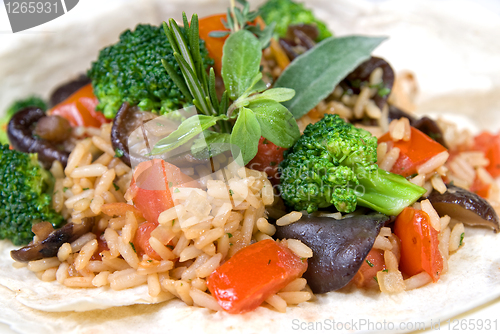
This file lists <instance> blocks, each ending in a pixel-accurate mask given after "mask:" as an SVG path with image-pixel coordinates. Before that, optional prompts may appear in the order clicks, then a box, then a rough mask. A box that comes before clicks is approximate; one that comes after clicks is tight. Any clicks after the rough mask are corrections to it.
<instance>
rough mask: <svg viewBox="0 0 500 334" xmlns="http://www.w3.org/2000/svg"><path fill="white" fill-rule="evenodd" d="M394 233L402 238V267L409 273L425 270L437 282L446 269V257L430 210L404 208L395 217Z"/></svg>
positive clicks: (404, 271) (411, 274)
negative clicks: (444, 263) (443, 254)
mask: <svg viewBox="0 0 500 334" xmlns="http://www.w3.org/2000/svg"><path fill="white" fill-rule="evenodd" d="M394 234H396V235H397V236H398V237H399V239H400V240H401V260H400V263H399V267H400V269H401V271H402V272H403V273H405V274H407V275H410V276H413V275H416V274H418V273H421V272H423V271H425V272H427V273H428V274H429V275H430V276H431V277H432V280H433V281H434V282H436V281H437V280H438V279H439V277H440V275H441V272H442V271H443V257H442V256H441V252H440V251H439V240H438V231H436V230H435V229H434V228H433V227H432V226H431V224H430V218H429V216H428V215H427V213H425V212H424V211H422V210H417V209H414V208H412V207H407V208H405V209H404V210H403V212H401V213H400V214H399V216H398V217H397V218H396V222H395V223H394Z"/></svg>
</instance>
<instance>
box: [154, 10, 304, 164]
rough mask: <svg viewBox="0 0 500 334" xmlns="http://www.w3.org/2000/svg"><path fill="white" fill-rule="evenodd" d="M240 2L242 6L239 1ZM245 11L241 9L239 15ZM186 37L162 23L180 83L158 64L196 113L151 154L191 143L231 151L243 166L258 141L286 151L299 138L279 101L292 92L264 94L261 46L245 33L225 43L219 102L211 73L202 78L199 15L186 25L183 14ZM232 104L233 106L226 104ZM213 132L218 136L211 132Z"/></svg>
mask: <svg viewBox="0 0 500 334" xmlns="http://www.w3.org/2000/svg"><path fill="white" fill-rule="evenodd" d="M239 2H240V3H241V1H239ZM244 12H245V9H244V10H243V12H242V14H243V13H244ZM183 21H184V27H185V28H184V29H185V31H186V36H187V37H185V36H184V35H183V34H182V31H181V29H180V28H179V26H178V25H177V23H176V22H175V21H174V20H173V19H170V20H169V24H167V23H166V22H164V25H163V27H164V29H165V34H166V35H167V38H168V39H169V41H170V43H171V45H172V47H173V49H174V57H175V59H176V61H177V62H178V63H179V66H180V68H181V72H182V78H181V77H179V76H176V75H175V73H174V71H173V67H172V66H170V65H169V64H167V63H166V62H165V63H164V64H163V65H164V67H165V69H166V71H167V72H168V73H169V74H170V75H171V76H172V79H173V80H174V82H175V84H176V85H177V86H178V87H179V89H181V91H182V92H183V94H184V95H185V96H188V97H189V98H190V100H191V101H192V103H193V104H194V105H195V107H196V108H197V110H198V111H199V113H200V114H201V115H200V114H197V115H194V116H191V117H190V118H188V119H186V120H184V121H183V122H182V123H181V125H180V126H179V127H178V129H177V130H176V131H174V132H172V133H171V134H170V135H169V136H167V137H165V138H163V139H161V140H159V141H158V142H157V143H156V145H155V146H154V148H153V149H152V151H151V154H153V155H155V154H161V153H164V152H166V151H169V150H172V149H174V148H176V147H179V146H180V145H183V144H186V143H188V142H189V141H190V140H192V139H195V138H196V137H197V136H198V135H200V134H202V133H203V137H204V138H203V137H200V138H198V139H196V140H195V141H194V142H193V144H192V146H191V151H192V153H193V154H195V153H200V152H202V153H206V152H207V150H206V147H207V145H208V146H209V147H208V151H209V153H211V154H212V155H213V154H214V153H217V152H219V153H220V149H219V150H217V149H212V146H213V145H216V144H227V143H228V142H229V143H230V144H231V145H225V146H224V145H221V146H219V148H222V147H226V149H227V147H228V146H231V151H232V153H233V156H234V157H236V156H238V155H239V154H240V153H241V155H242V158H243V163H244V164H247V163H248V162H249V161H250V160H251V159H253V157H254V156H255V155H256V154H257V150H258V142H259V139H260V137H261V136H263V137H264V138H266V139H268V140H270V141H272V142H273V143H275V144H276V145H278V146H281V147H285V148H288V147H291V146H292V145H293V144H294V143H295V141H296V140H297V139H298V138H299V136H300V131H299V128H298V126H297V123H296V122H295V119H294V117H293V115H292V114H291V113H290V112H289V111H288V109H287V108H286V107H284V106H283V105H282V104H280V102H284V101H287V100H289V99H291V98H293V96H294V94H295V92H294V90H293V89H289V88H271V89H268V87H267V86H266V84H265V83H264V82H263V81H262V73H261V72H260V61H261V57H262V52H261V41H259V39H258V38H257V37H256V36H255V35H254V34H253V33H252V32H250V31H249V30H245V29H244V30H241V29H240V30H238V31H235V32H233V33H231V35H230V36H229V37H228V38H227V40H226V42H225V44H224V49H223V57H222V71H221V74H222V79H223V81H224V85H225V87H226V91H225V92H224V94H223V95H222V98H221V100H220V101H219V100H218V98H217V94H216V93H215V74H214V71H213V68H211V69H210V74H209V76H208V78H207V74H206V72H205V70H204V69H203V67H202V63H201V56H200V52H199V45H198V40H199V32H198V16H197V15H196V14H195V15H193V16H192V18H191V25H189V22H188V20H187V17H186V15H185V13H183ZM231 101H232V103H231ZM210 128H214V129H216V130H218V131H210V130H209V129H210Z"/></svg>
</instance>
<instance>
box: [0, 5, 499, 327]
mask: <svg viewBox="0 0 500 334" xmlns="http://www.w3.org/2000/svg"><path fill="white" fill-rule="evenodd" d="M92 2H94V3H96V1H90V0H87V1H85V2H82V3H80V4H79V5H78V6H81V5H83V3H92ZM306 2H307V3H308V5H310V6H311V7H313V8H315V9H316V12H317V13H318V16H320V18H322V19H324V20H326V21H328V22H329V25H330V27H331V28H332V30H333V31H335V32H336V34H337V35H343V34H346V33H366V32H369V33H370V34H372V35H380V34H388V35H391V39H390V40H389V41H388V42H387V43H386V44H384V45H382V46H381V47H380V49H378V50H377V51H376V52H375V54H377V55H381V56H384V57H385V58H386V59H387V60H388V61H389V62H390V63H391V64H393V65H394V67H395V69H396V70H398V69H404V68H406V69H412V70H414V71H415V72H416V73H417V75H418V78H419V81H420V83H421V93H422V99H421V100H420V103H421V105H423V106H425V109H420V110H419V111H420V112H436V113H441V112H443V111H447V112H454V111H455V110H456V109H455V108H454V104H453V101H455V98H456V97H457V95H462V94H461V93H462V92H463V91H464V90H467V92H468V93H469V94H470V95H469V96H471V97H473V96H475V94H486V95H488V93H489V92H491V91H495V90H496V89H498V87H500V82H498V81H500V79H499V78H500V65H499V64H498V62H496V61H493V60H494V58H495V55H497V54H498V52H494V51H495V50H500V43H499V41H498V40H490V39H489V37H488V36H495V35H494V32H496V31H497V28H498V25H496V24H493V23H492V24H488V22H490V21H489V19H491V16H489V14H488V15H487V14H485V13H484V12H482V11H481V9H478V8H476V7H475V6H474V4H473V3H472V2H461V3H460V5H458V7H460V8H461V9H462V10H465V11H468V13H471V15H472V17H469V19H468V20H466V21H464V22H467V25H465V23H464V24H463V25H461V24H460V23H459V21H460V20H457V18H456V17H455V16H453V15H455V14H454V13H455V12H452V13H451V14H450V13H449V12H445V11H440V10H439V8H437V9H436V7H433V5H432V4H431V2H430V1H409V2H406V3H407V6H409V7H408V8H411V10H408V9H407V8H404V7H401V5H398V4H397V3H396V1H386V2H383V3H381V4H374V3H372V2H364V1H360V2H357V3H356V4H353V2H349V3H348V2H347V1H336V2H335V4H333V3H332V2H330V1H327V0H324V1H321V0H312V1H306ZM126 3H128V4H126V5H127V6H129V5H130V4H129V2H127V1H126ZM140 3H148V6H153V5H154V6H157V7H154V8H155V9H158V10H157V11H155V13H156V14H155V15H158V13H162V15H163V14H165V15H167V16H165V17H162V18H161V19H166V18H168V17H170V16H171V15H170V13H172V14H174V15H176V16H178V14H179V13H180V12H181V11H182V9H186V8H187V7H190V8H191V10H190V12H192V10H193V9H196V11H197V13H198V14H199V15H200V16H203V15H205V14H207V13H208V12H205V11H203V9H207V8H210V13H213V12H215V11H217V10H218V11H220V9H223V8H225V7H227V2H226V1H215V5H214V1H202V2H201V5H200V6H189V4H190V3H193V1H189V0H184V1H180V0H175V1H169V2H168V4H164V2H162V1H158V2H154V4H153V1H149V2H148V1H141V2H140ZM443 3H445V4H447V5H448V6H449V7H448V8H451V7H452V6H451V4H449V3H448V2H446V1H444V2H443ZM439 6H442V5H441V4H440V5H439ZM439 6H438V7H439ZM443 6H444V5H443ZM193 7H194V8H193ZM456 7H457V5H455V6H454V7H453V8H454V10H456ZM470 8H475V10H474V11H472V10H470ZM72 12H74V13H78V7H76V8H75V9H74V10H73V11H72ZM146 12H147V13H149V14H151V12H148V11H146ZM457 12H458V10H457ZM141 13H142V12H141ZM167 13H168V14H167ZM374 13H375V14H377V13H378V14H377V15H372V14H374ZM429 13H430V14H432V15H426V14H429ZM149 14H140V15H143V16H142V18H139V20H142V19H144V18H146V19H149V18H152V19H154V18H155V17H157V16H154V15H149ZM188 14H189V13H188ZM68 15H69V14H68ZM425 15H426V20H427V21H425V22H423V21H422V20H421V17H422V16H425ZM96 16H98V15H97V14H96ZM478 17H481V18H482V20H479V19H476V18H478ZM337 18H338V19H337ZM419 18H420V20H419ZM485 18H486V19H485ZM98 19H102V17H99V18H91V17H90V18H89V26H93V24H95V26H96V27H98V25H97V23H96V22H97V20H98ZM429 20H430V21H429ZM497 21H498V20H497ZM429 22H431V23H430V24H429ZM436 22H439V23H440V29H439V30H438V31H433V28H434V27H435V25H433V24H432V23H436ZM448 22H449V25H448V24H447V23H448ZM129 23H130V22H129ZM132 26H133V25H132ZM429 27H430V28H429ZM447 29H450V30H449V31H447ZM457 29H458V31H463V30H464V29H467V31H469V29H470V31H474V36H476V37H478V36H480V37H484V39H481V38H479V40H475V42H474V44H472V45H470V48H464V47H463V46H462V45H463V43H460V42H461V41H462V39H463V38H464V37H463V36H466V35H467V34H465V33H464V34H456V31H457ZM120 31H121V30H120ZM109 32H110V30H109V29H108V30H103V31H99V29H95V31H94V32H93V33H94V34H95V38H96V39H99V38H102V40H106V41H109V42H112V40H113V38H110V37H109V36H107V35H106V34H109ZM100 33H102V34H103V35H102V36H100V35H99V34H100ZM61 34H62V33H61ZM79 34H80V35H81V36H83V35H85V34H86V31H85V30H84V29H82V30H80V31H79V30H78V28H77V27H76V26H74V27H73V30H72V35H67V36H64V35H62V36H59V37H58V38H61V42H60V44H61V46H60V48H61V49H64V50H65V51H64V52H65V54H66V57H67V58H71V55H72V54H71V52H73V53H74V54H75V55H78V53H79V52H80V51H79V50H78V49H71V48H63V46H62V45H63V44H64V40H65V39H68V41H69V40H73V39H75V38H78V36H79ZM116 36H117V35H116ZM34 38H36V36H35V37H34ZM114 39H116V37H114ZM438 41H442V45H441V44H437V43H438ZM109 42H108V43H109ZM33 43H34V44H37V43H39V41H32V42H29V43H27V45H29V46H33V45H34V44H33ZM82 43H83V42H82ZM56 45H57V43H56ZM93 45H94V46H95V45H98V43H96V44H93ZM439 45H441V48H440V49H439V50H440V53H439V55H437V56H436V52H435V50H436V46H439ZM17 47H18V48H20V49H17V50H22V45H21V46H19V45H18V46H17ZM422 48H423V50H422ZM97 50H98V48H96V50H94V52H95V54H97ZM405 50H406V51H407V50H411V52H404V51H405ZM489 50H493V52H491V53H490V51H489ZM57 51H58V50H57V46H56V50H55V51H54V52H57ZM408 54H410V55H411V56H408ZM422 54H423V55H425V54H433V56H435V57H437V58H432V59H431V58H424V60H425V61H423V60H422V58H421V55H422ZM457 54H459V55H461V56H459V57H457ZM7 56H8V57H10V58H9V61H10V62H9V64H10V66H11V68H10V71H7V72H6V71H4V72H2V71H1V70H0V74H1V76H2V77H3V76H7V77H8V78H13V80H12V81H10V82H11V83H12V82H14V83H18V84H19V85H21V84H22V85H21V86H22V87H21V86H16V87H13V88H12V89H11V90H10V92H14V93H15V94H18V93H20V92H38V93H40V94H44V95H46V94H48V91H47V89H50V88H51V87H52V86H54V85H56V84H57V83H58V82H61V81H64V80H66V79H67V78H68V76H70V75H73V74H76V73H77V72H72V71H75V68H76V67H78V66H80V67H79V68H78V70H83V69H84V68H85V66H87V65H86V64H88V61H89V60H88V59H81V58H77V59H78V62H79V64H78V66H75V64H74V63H68V64H62V65H61V66H62V67H63V69H64V70H62V69H61V71H60V72H58V73H57V75H56V76H55V77H51V80H49V81H44V80H43V78H44V76H43V73H45V72H44V71H46V70H47V68H43V66H40V64H38V65H37V66H35V65H29V64H30V62H29V59H28V60H27V59H24V60H23V62H22V63H20V62H15V61H14V59H13V58H12V57H13V54H12V53H8V52H4V53H0V67H1V66H2V65H1V64H2V63H4V64H5V62H3V58H2V57H7ZM419 57H420V58H419ZM39 58H40V56H39ZM41 58H42V59H43V57H41ZM450 59H451V60H452V64H451V65H450V64H448V63H449V62H448V63H447V62H446V60H450ZM468 59H478V62H477V63H476V62H469V61H468ZM84 62H86V63H84ZM27 66H28V67H27ZM30 66H31V67H30ZM458 69H460V71H461V72H460V73H461V75H460V77H461V80H457V79H456V76H454V74H453V71H458ZM14 73H16V75H14ZM17 73H19V76H22V75H25V73H30V76H31V77H32V78H38V79H37V80H31V81H36V82H34V83H32V84H30V80H27V81H26V80H21V81H16V80H17V79H15V78H16V77H17ZM436 73H439V80H436V75H437V74H436ZM452 74H453V75H452ZM40 78H42V79H40ZM421 78H422V80H420V79H421ZM14 79H15V80H14ZM56 79H57V80H56ZM432 81H440V85H438V84H437V83H431V82H432ZM4 88H5V89H1V90H0V91H2V95H1V96H0V106H1V105H5V104H7V103H9V102H8V101H7V102H5V100H6V99H7V97H9V96H12V95H9V90H8V88H9V87H4ZM15 94H14V95H15ZM18 96H19V94H18ZM488 96H489V95H488ZM436 101H438V102H439V101H441V102H442V101H445V102H446V103H447V104H446V103H444V105H445V106H447V107H446V108H443V107H442V105H443V103H437V102H436ZM459 101H460V105H464V104H466V105H468V106H470V107H469V108H466V109H464V108H463V107H461V108H462V109H461V110H462V111H463V112H464V114H466V115H467V114H469V115H473V114H472V111H474V110H475V111H476V112H477V109H476V108H477V107H478V106H477V104H476V101H475V100H474V99H471V101H468V102H469V103H465V102H467V101H464V100H463V98H462V99H461V100H459ZM2 103H3V104H2ZM482 103H483V105H481V112H482V113H481V116H480V117H476V118H475V119H474V120H473V122H475V123H476V125H477V126H478V128H485V127H490V128H491V129H492V130H495V131H498V124H499V122H495V118H494V117H496V116H495V111H498V104H499V99H498V97H496V96H495V97H494V98H491V99H490V100H488V101H486V102H485V101H484V100H483V101H482ZM455 106H456V105H455ZM3 109H4V108H2V110H3ZM492 120H493V121H492ZM465 234H466V236H465V245H464V246H463V247H462V248H460V249H459V250H458V251H457V252H456V253H455V254H453V255H452V256H451V258H450V260H449V272H448V273H447V274H446V275H443V277H442V278H441V280H440V281H439V282H438V283H436V284H429V285H427V286H425V287H423V288H420V289H417V290H412V291H407V292H404V293H401V294H398V295H384V294H380V293H377V292H366V291H362V290H357V289H354V288H349V287H348V288H345V289H343V290H341V291H337V292H330V293H327V294H324V295H316V296H315V299H314V300H313V301H311V302H307V303H303V304H300V305H298V306H296V307H289V308H288V309H287V313H286V314H281V313H278V312H276V311H274V310H271V309H269V308H266V307H259V308H258V309H257V310H255V311H254V312H251V313H248V314H243V315H229V314H227V313H223V312H217V313H214V312H211V311H209V310H206V309H201V308H197V307H188V306H186V305H185V304H184V303H182V302H181V301H179V300H171V301H167V302H163V303H158V304H152V305H144V303H151V302H156V301H153V300H150V299H148V298H149V296H148V295H147V289H146V288H145V287H139V288H135V289H128V290H123V291H112V290H110V289H109V288H99V289H70V288H66V287H63V286H61V285H59V284H57V283H51V282H41V281H40V280H38V278H36V277H35V275H34V274H33V273H32V272H30V271H28V270H27V269H26V268H21V269H15V268H13V267H12V262H13V260H12V259H11V258H10V255H9V251H10V250H11V249H13V246H12V245H11V244H10V243H9V242H6V241H1V242H0V249H1V254H0V309H1V310H2V312H0V322H3V323H6V324H9V325H10V326H11V328H12V329H13V330H15V331H16V332H19V333H33V332H37V333H54V332H62V331H64V332H67V333H82V332H92V333H101V332H102V333H104V332H108V333H109V332H123V333H126V332H137V331H139V330H144V328H145V327H144V326H145V324H147V331H148V333H160V332H161V333H164V332H165V331H166V330H171V329H177V330H179V329H180V330H186V331H188V332H191V331H194V330H198V331H200V330H201V331H204V332H220V331H221V330H224V331H227V332H231V331H232V332H237V333H255V332H264V331H267V332H278V333H281V332H290V331H292V330H294V329H308V328H311V327H310V326H315V327H314V328H316V329H317V328H319V327H318V326H323V330H324V331H330V330H331V329H330V330H329V329H328V328H329V326H333V325H334V323H333V320H334V321H335V323H337V324H340V323H341V324H342V326H343V329H344V330H345V329H348V328H346V326H350V327H351V329H352V332H366V331H368V330H371V329H375V330H378V331H381V332H385V331H391V329H392V328H390V327H388V326H390V325H386V326H385V327H380V326H381V325H383V324H384V321H385V323H386V324H388V323H392V324H393V325H394V328H393V329H394V330H396V331H398V332H400V331H406V329H418V328H416V327H415V326H420V324H417V322H418V323H420V322H422V323H423V324H425V325H426V326H429V325H430V324H431V323H434V324H435V323H437V322H438V321H439V320H441V321H442V322H443V321H445V319H448V318H449V317H451V316H454V315H457V314H460V313H462V312H464V311H466V310H468V309H471V308H473V307H475V306H478V305H481V304H484V303H486V302H488V301H489V300H493V299H495V298H497V297H498V296H500V257H499V255H498V254H500V236H499V235H496V234H494V233H493V232H491V230H488V229H479V228H466V232H465ZM73 311H77V312H73ZM403 323H405V324H406V325H408V326H406V327H407V328H406V329H402V328H400V327H399V326H400V324H403ZM409 323H412V324H413V326H414V327H413V328H409ZM362 324H364V325H363V326H361V325H362ZM337 326H340V325H337ZM370 326H372V327H370ZM337 328H338V327H337Z"/></svg>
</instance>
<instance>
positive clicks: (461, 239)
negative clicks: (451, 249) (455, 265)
mask: <svg viewBox="0 0 500 334" xmlns="http://www.w3.org/2000/svg"><path fill="white" fill-rule="evenodd" d="M464 237H465V233H462V234H460V242H459V243H458V247H460V246H462V245H463V243H464Z"/></svg>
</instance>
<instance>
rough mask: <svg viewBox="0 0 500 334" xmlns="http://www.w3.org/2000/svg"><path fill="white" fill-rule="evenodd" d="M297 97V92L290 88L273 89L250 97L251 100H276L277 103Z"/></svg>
mask: <svg viewBox="0 0 500 334" xmlns="http://www.w3.org/2000/svg"><path fill="white" fill-rule="evenodd" d="M294 96H295V91H294V90H293V89H290V88H271V89H268V90H266V91H264V92H262V93H261V94H258V95H254V96H252V97H250V100H252V101H257V100H274V101H276V102H285V101H288V100H291V99H292V98H293V97H294Z"/></svg>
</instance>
